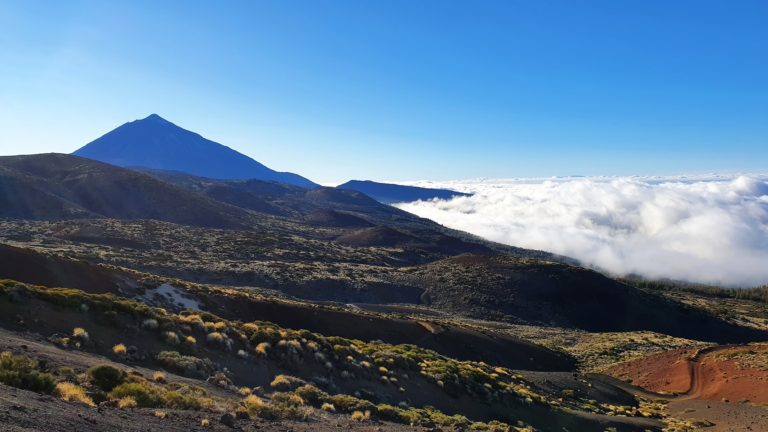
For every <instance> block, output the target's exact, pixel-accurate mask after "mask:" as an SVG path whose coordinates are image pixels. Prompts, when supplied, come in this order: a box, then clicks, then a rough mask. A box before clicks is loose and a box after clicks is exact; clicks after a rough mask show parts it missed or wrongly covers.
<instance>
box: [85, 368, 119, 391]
mask: <svg viewBox="0 0 768 432" xmlns="http://www.w3.org/2000/svg"><path fill="white" fill-rule="evenodd" d="M87 375H88V381H90V383H91V384H93V385H95V386H96V387H98V388H100V389H102V390H103V391H105V392H110V391H112V389H113V388H115V387H117V386H119V385H120V384H122V383H123V382H124V381H125V372H123V371H121V370H119V369H117V368H115V367H112V366H109V365H99V366H94V367H92V368H90V369H88V373H87Z"/></svg>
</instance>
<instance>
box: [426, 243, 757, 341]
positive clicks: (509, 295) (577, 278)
mask: <svg viewBox="0 0 768 432" xmlns="http://www.w3.org/2000/svg"><path fill="white" fill-rule="evenodd" d="M412 276H413V277H414V279H415V280H418V281H419V282H420V285H421V286H422V287H423V288H425V289H426V292H427V296H425V298H427V299H428V302H429V303H431V304H432V305H433V306H436V307H438V308H441V309H444V310H449V311H451V312H455V313H459V314H465V315H471V316H475V317H479V318H484V319H498V320H502V321H503V320H506V321H519V322H525V323H539V324H545V325H556V326H560V327H570V328H574V327H575V328H580V329H584V330H588V331H593V332H606V331H611V332H615V331H634V330H650V331H655V332H659V333H664V334H668V335H672V336H678V337H684V338H688V339H695V340H703V341H712V342H719V343H726V342H744V341H757V340H768V333H766V332H762V331H758V330H753V329H749V328H745V327H741V326H737V325H735V324H730V323H728V322H725V321H723V320H721V319H719V318H717V317H715V316H714V315H711V314H708V313H705V312H703V311H702V310H698V309H693V308H690V307H687V306H685V305H683V304H682V303H679V302H676V301H672V300H669V299H667V298H664V297H663V296H660V295H654V294H652V293H648V292H645V291H642V290H640V289H637V288H634V287H630V286H628V285H624V284H622V283H619V282H617V281H615V280H612V279H609V278H607V277H605V276H603V275H601V274H599V273H597V272H594V271H591V270H587V269H583V268H580V267H574V266H569V265H565V264H560V263H554V262H548V261H541V260H531V259H524V258H523V259H521V258H513V257H508V256H482V255H465V256H459V257H454V258H448V259H445V260H441V261H437V262H434V263H431V264H428V265H426V266H422V267H418V268H415V269H413V270H412Z"/></svg>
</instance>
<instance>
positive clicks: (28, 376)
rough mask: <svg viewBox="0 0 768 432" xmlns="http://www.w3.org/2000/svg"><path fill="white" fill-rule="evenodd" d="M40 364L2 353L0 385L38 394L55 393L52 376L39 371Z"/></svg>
mask: <svg viewBox="0 0 768 432" xmlns="http://www.w3.org/2000/svg"><path fill="white" fill-rule="evenodd" d="M38 367H39V363H38V362H37V361H36V360H32V359H30V358H28V357H25V356H20V355H13V354H11V353H10V352H2V353H0V383H3V384H5V385H9V386H11V387H16V388H20V389H24V390H30V391H33V392H37V393H47V394H50V393H51V392H53V389H54V388H55V387H56V383H55V380H54V378H53V376H52V375H50V374H47V373H43V372H40V371H39V370H37V369H38Z"/></svg>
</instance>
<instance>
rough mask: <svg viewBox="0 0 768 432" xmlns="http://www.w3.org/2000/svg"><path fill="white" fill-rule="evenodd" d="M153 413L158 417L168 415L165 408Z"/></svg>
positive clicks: (161, 417)
mask: <svg viewBox="0 0 768 432" xmlns="http://www.w3.org/2000/svg"><path fill="white" fill-rule="evenodd" d="M152 415H154V416H155V417H157V418H159V419H164V418H166V417H168V413H167V412H165V411H163V410H156V411H155V412H154V413H152Z"/></svg>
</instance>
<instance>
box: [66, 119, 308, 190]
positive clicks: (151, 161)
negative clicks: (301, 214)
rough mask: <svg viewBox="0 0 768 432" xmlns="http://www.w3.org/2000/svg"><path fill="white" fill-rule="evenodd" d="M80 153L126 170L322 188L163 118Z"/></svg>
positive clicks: (136, 124) (132, 125)
mask: <svg viewBox="0 0 768 432" xmlns="http://www.w3.org/2000/svg"><path fill="white" fill-rule="evenodd" d="M74 154H75V155H77V156H82V157H87V158H90V159H95V160H98V161H102V162H106V163H109V164H112V165H118V166H123V167H144V168H152V169H162V170H175V171H183V172H186V173H189V174H194V175H198V176H203V177H209V178H214V179H258V180H270V181H278V182H282V183H288V184H292V185H297V186H302V187H306V188H313V187H316V186H317V184H315V183H314V182H312V181H310V180H308V179H306V178H304V177H302V176H300V175H298V174H293V173H289V172H277V171H274V170H272V169H270V168H267V167H266V166H264V165H262V164H261V163H259V162H257V161H255V160H253V159H251V158H250V157H248V156H246V155H244V154H242V153H239V152H237V151H235V150H233V149H231V148H229V147H226V146H224V145H221V144H219V143H217V142H214V141H211V140H209V139H206V138H203V137H202V136H200V135H199V134H196V133H194V132H191V131H188V130H186V129H183V128H181V127H179V126H176V125H175V124H173V123H171V122H169V121H168V120H165V119H163V118H162V117H160V116H159V115H157V114H152V115H150V116H149V117H147V118H144V119H141V120H136V121H132V122H129V123H126V124H124V125H122V126H120V127H118V128H117V129H115V130H113V131H111V132H109V133H107V134H106V135H104V136H102V137H100V138H98V139H96V140H94V141H92V142H90V143H88V144H87V145H85V146H84V147H82V148H80V149H79V150H77V151H75V152H74Z"/></svg>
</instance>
